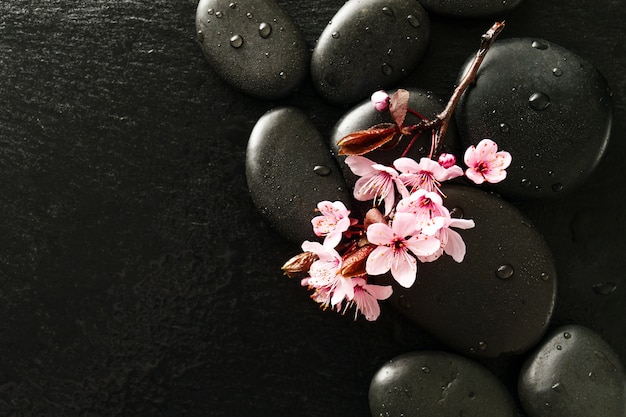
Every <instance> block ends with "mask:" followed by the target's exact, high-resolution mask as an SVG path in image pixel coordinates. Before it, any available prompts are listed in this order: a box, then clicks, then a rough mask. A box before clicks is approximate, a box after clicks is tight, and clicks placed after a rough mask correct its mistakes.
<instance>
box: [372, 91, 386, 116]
mask: <svg viewBox="0 0 626 417" xmlns="http://www.w3.org/2000/svg"><path fill="white" fill-rule="evenodd" d="M370 100H372V104H373V105H374V108H375V109H376V110H377V111H379V112H384V111H387V109H388V108H389V94H387V92H386V91H383V90H378V91H377V92H375V93H374V94H372V97H371V98H370Z"/></svg>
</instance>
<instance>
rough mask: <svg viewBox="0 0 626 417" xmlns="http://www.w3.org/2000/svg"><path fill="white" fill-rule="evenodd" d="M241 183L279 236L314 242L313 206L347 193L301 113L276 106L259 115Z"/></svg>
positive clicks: (325, 147) (345, 199)
mask: <svg viewBox="0 0 626 417" xmlns="http://www.w3.org/2000/svg"><path fill="white" fill-rule="evenodd" d="M246 178H247V180H248V187H249V188H250V194H251V195H252V198H253V200H254V202H255V204H256V206H257V207H258V208H259V210H260V211H261V213H263V215H264V216H265V217H266V218H267V219H268V220H269V222H270V223H271V224H272V225H273V226H274V228H275V229H276V230H278V231H279V232H280V233H281V234H282V235H283V236H284V237H286V238H288V239H290V240H292V241H294V242H298V243H302V241H304V240H306V239H308V240H311V239H315V235H314V234H313V229H312V226H311V219H312V218H313V217H314V216H315V209H316V208H317V203H318V202H320V201H323V200H330V201H336V200H341V201H342V202H343V203H344V204H346V206H350V194H349V193H348V192H347V191H346V189H347V187H346V186H345V182H344V179H343V177H342V175H341V172H340V170H339V168H338V166H337V163H336V162H335V160H334V159H333V157H332V155H331V152H330V149H329V148H328V144H327V142H326V140H324V138H322V136H321V135H320V134H319V133H318V131H317V130H316V128H315V126H314V125H313V124H312V123H311V121H310V120H309V119H308V118H307V116H306V115H305V114H304V113H303V112H302V111H300V110H298V109H296V108H293V107H281V108H277V109H273V110H270V111H269V112H267V113H266V114H264V115H263V116H262V117H261V118H260V119H259V121H258V122H257V123H256V125H255V126H254V129H253V130H252V133H251V134H250V140H249V142H248V148H247V151H246Z"/></svg>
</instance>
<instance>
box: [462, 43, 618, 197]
mask: <svg viewBox="0 0 626 417" xmlns="http://www.w3.org/2000/svg"><path fill="white" fill-rule="evenodd" d="M464 71H465V69H464V70H463V71H461V74H463V72H464ZM456 119H457V126H458V129H459V134H460V137H461V140H462V142H463V144H464V145H465V146H468V145H470V144H477V143H478V142H479V141H480V140H481V139H483V138H491V139H493V140H494V141H496V142H497V143H498V145H499V147H500V148H501V149H505V150H507V151H509V152H510V153H511V155H512V157H513V161H512V163H511V166H510V167H509V169H508V170H507V172H508V178H507V180H506V181H503V182H501V183H499V184H497V185H495V186H494V187H493V188H494V189H495V190H497V191H498V192H500V193H501V194H503V195H506V196H508V197H512V198H534V197H542V198H543V197H553V196H559V195H561V194H562V193H565V192H568V191H571V190H574V189H576V188H577V187H579V186H580V185H581V184H582V183H583V182H584V181H585V180H586V179H587V178H588V177H589V175H590V174H591V173H592V171H593V170H594V168H595V167H596V166H597V164H598V162H599V161H600V159H601V157H602V155H603V153H604V150H605V148H606V146H607V141H608V139H609V134H610V130H611V121H612V105H611V93H610V92H609V88H608V85H607V82H606V80H605V79H604V77H603V76H602V75H601V74H600V73H599V72H598V71H597V70H596V69H595V68H594V67H593V66H592V65H591V64H590V63H588V62H587V61H585V60H583V59H582V58H580V57H578V56H577V55H575V54H574V53H572V52H570V51H568V50H567V49H565V48H563V47H561V46H558V45H555V44H554V43H551V42H548V41H545V40H539V39H531V38H514V39H503V40H498V41H497V42H496V43H495V44H494V45H493V46H492V48H491V49H490V50H489V52H488V53H487V56H486V58H485V60H484V62H483V64H482V66H481V67H480V69H479V70H478V75H477V78H476V83H475V85H473V86H471V87H470V88H469V89H468V90H467V91H466V93H465V94H464V95H463V97H462V99H461V101H460V103H459V106H458V108H457V111H456Z"/></svg>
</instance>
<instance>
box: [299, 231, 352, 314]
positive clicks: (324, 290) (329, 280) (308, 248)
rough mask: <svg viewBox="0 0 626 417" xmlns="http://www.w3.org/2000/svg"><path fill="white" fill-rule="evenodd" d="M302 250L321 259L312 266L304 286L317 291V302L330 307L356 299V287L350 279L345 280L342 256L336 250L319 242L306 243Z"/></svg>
mask: <svg viewBox="0 0 626 417" xmlns="http://www.w3.org/2000/svg"><path fill="white" fill-rule="evenodd" d="M302 250H303V251H305V252H312V253H314V254H316V255H317V256H318V257H319V259H318V260H317V261H315V262H313V264H312V265H311V268H310V269H309V277H308V278H305V279H304V280H302V284H303V285H306V286H309V287H313V288H315V289H316V291H315V293H314V296H315V297H316V301H318V300H321V301H318V302H320V303H321V304H325V305H326V306H328V303H330V305H333V306H334V305H336V304H338V303H340V302H341V301H342V300H343V299H348V300H351V299H352V298H353V297H354V289H353V287H354V285H353V284H352V281H351V279H350V278H345V277H344V276H343V275H341V273H340V272H339V271H341V256H340V255H339V253H338V252H337V251H336V250H335V249H334V248H331V247H329V246H327V245H322V244H320V243H319V242H309V241H304V243H302Z"/></svg>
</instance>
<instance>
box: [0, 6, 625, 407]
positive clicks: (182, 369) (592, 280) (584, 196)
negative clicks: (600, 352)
mask: <svg viewBox="0 0 626 417" xmlns="http://www.w3.org/2000/svg"><path fill="white" fill-rule="evenodd" d="M196 4H197V3H196V2H195V1H190V0H125V1H122V0H108V1H105V0H65V1H62V0H11V1H10V2H9V1H4V2H2V4H0V93H1V98H2V104H1V105H0V176H1V177H0V416H38V415H46V416H65V415H67V416H103V415H106V416H166V415H167V416H180V415H186V416H213V415H215V416H217V415H225V416H259V415H268V416H278V415H299V416H340V415H341V416H357V415H358V416H365V415H368V413H369V411H368V405H367V388H368V385H369V381H370V378H371V376H372V375H373V373H374V372H375V370H376V369H377V368H378V367H379V366H380V365H382V364H383V363H384V362H385V361H386V360H388V359H390V358H392V357H393V356H395V355H397V354H400V353H403V352H407V351H410V350H414V349H418V348H436V347H438V345H437V343H436V342H434V341H433V340H432V339H430V338H429V337H428V336H427V335H424V334H422V333H420V332H419V331H418V330H417V329H416V328H415V327H413V326H412V325H411V324H410V323H408V322H407V321H405V320H404V319H403V318H401V317H399V316H398V315H397V314H396V313H395V312H394V311H392V310H391V309H389V308H386V309H384V310H383V316H382V318H381V319H380V320H379V321H378V322H376V323H373V324H372V323H367V322H364V321H359V322H357V323H354V322H352V320H351V318H350V317H340V316H338V315H336V314H332V313H330V312H326V313H323V312H321V311H320V310H319V309H318V308H317V306H316V305H315V304H314V303H312V302H311V301H310V300H309V299H308V294H307V292H306V291H305V290H304V289H302V288H300V287H299V285H298V284H297V282H295V281H289V280H288V279H287V278H283V277H282V276H281V273H280V270H279V267H280V265H281V264H282V262H283V261H284V260H285V259H286V258H288V257H289V256H291V255H293V254H295V253H296V252H297V251H298V246H297V245H295V244H292V243H289V242H286V241H284V240H283V239H282V238H281V237H279V236H278V235H276V234H275V233H274V232H273V231H272V230H271V229H270V228H269V227H268V226H267V224H266V223H265V222H264V220H263V219H262V218H261V217H260V215H259V214H258V213H257V211H256V210H255V208H254V207H253V205H252V202H251V199H250V197H249V196H248V193H247V187H246V181H245V176H244V156H245V147H246V141H247V137H248V134H249V133H250V131H251V129H252V127H253V125H254V123H255V121H256V120H257V119H258V118H259V117H260V116H261V115H262V114H263V113H264V112H265V111H267V110H269V109H270V108H272V107H275V106H278V105H284V104H294V105H297V106H299V107H300V108H302V109H303V110H304V111H305V112H307V114H308V115H309V116H310V117H311V118H312V120H313V122H314V123H315V124H316V125H317V126H318V127H319V129H320V130H321V131H322V132H323V133H324V134H327V133H329V132H330V130H331V128H332V126H333V124H334V123H335V121H336V120H338V119H339V117H340V116H341V115H342V112H343V110H342V109H339V108H336V107H332V106H329V105H326V104H325V103H323V102H322V101H321V100H320V99H319V98H318V97H317V96H316V94H315V92H314V90H313V88H312V86H311V85H310V83H309V84H306V85H304V86H303V87H302V88H301V90H300V91H298V92H297V93H296V94H295V95H293V96H292V97H290V98H289V99H286V100H283V101H280V102H263V101H259V100H255V99H252V98H249V97H246V96H244V95H242V94H239V93H236V92H234V91H233V90H232V89H231V88H230V87H228V86H227V85H225V84H224V83H223V82H221V81H220V80H219V79H218V78H217V76H216V75H215V74H214V73H213V72H212V71H211V69H210V68H208V66H207V65H206V63H205V61H204V58H203V57H202V54H201V52H200V49H199V47H198V46H197V45H196V43H195V37H194V32H195V29H194V17H195V8H196ZM280 4H281V5H282V6H283V7H284V9H285V10H286V11H287V12H288V13H290V14H291V16H292V17H293V19H294V20H295V21H296V23H297V24H298V25H299V26H300V27H301V29H302V31H303V33H304V35H305V37H306V39H307V41H308V43H309V45H310V46H311V47H312V46H313V45H314V42H315V39H316V37H317V36H318V35H319V34H320V33H321V31H322V29H323V27H324V26H325V24H326V22H327V21H328V20H330V19H331V18H332V16H333V14H334V13H335V12H336V10H337V9H338V7H339V4H340V2H337V1H334V0H317V1H313V0H306V1H304V0H301V1H291V2H288V1H281V2H280ZM625 19H626V8H625V7H624V5H623V2H622V1H621V0H579V1H576V2H571V1H566V0H549V1H548V0H525V1H524V3H523V4H522V6H521V7H520V8H518V9H517V10H515V11H514V12H512V13H510V14H509V15H508V16H506V20H507V29H506V31H505V33H504V34H503V35H502V36H503V37H513V36H532V37H539V38H545V39H547V40H550V41H552V42H555V43H557V44H560V45H562V46H564V47H566V48H568V49H570V50H572V51H573V52H575V53H577V54H579V55H581V56H583V57H584V58H586V59H587V60H589V61H590V62H591V63H592V64H593V65H595V66H596V67H597V68H598V69H599V70H600V71H601V72H602V73H603V74H604V75H605V76H606V77H607V79H608V81H609V84H610V85H611V87H612V89H613V92H614V96H613V98H614V103H615V125H614V130H613V134H612V138H611V144H610V146H609V149H608V154H607V155H606V157H605V158H604V160H603V161H602V162H601V165H600V166H599V168H598V170H597V171H596V173H595V174H594V175H593V176H592V178H591V180H590V181H589V182H588V183H587V184H586V185H585V186H584V187H583V188H582V189H580V190H579V191H578V192H576V193H574V194H572V195H569V196H567V197H564V198H562V199H560V200H556V201H549V202H528V203H523V204H521V205H520V207H521V208H522V210H523V211H524V212H525V213H526V214H527V215H528V216H529V217H530V218H531V219H532V220H533V221H534V222H535V224H536V225H537V227H538V229H539V230H540V231H541V232H542V233H544V235H545V237H546V240H547V242H548V244H549V246H550V247H551V248H552V251H553V253H554V256H555V259H556V264H557V270H558V272H559V274H560V276H559V286H560V288H559V299H558V304H557V309H556V312H555V316H554V324H555V325H556V324H563V323H579V324H584V325H587V326H589V327H591V328H592V329H593V330H595V331H597V332H598V333H600V334H601V335H602V336H603V337H604V338H605V339H606V340H607V341H608V342H609V343H610V344H611V345H612V346H613V348H614V349H615V350H616V351H617V352H618V354H619V355H620V357H621V358H622V361H624V360H626V326H624V323H623V320H624V316H625V314H626V305H625V304H626V303H625V300H626V298H625V292H624V291H626V282H625V278H624V273H625V272H624V271H625V270H626V258H625V257H624V254H625V253H626V240H625V239H624V236H625V233H626V185H625V183H624V181H623V177H624V174H623V160H624V157H625V156H626V144H625V142H624V135H625V134H626V122H625V121H624V115H625V113H626V76H625V75H624V69H625V68H626V53H625V52H626V32H625V29H624V26H623V22H624V20H625ZM432 20H433V22H432V40H431V45H430V48H429V51H428V54H427V56H426V58H425V60H424V61H423V63H422V65H421V66H420V67H419V69H418V70H417V72H416V73H415V74H413V75H412V76H411V77H410V79H409V80H407V81H406V83H405V84H404V85H405V86H416V87H424V88H427V89H430V90H432V91H433V92H435V93H437V94H439V95H441V96H443V97H447V96H448V95H449V94H450V92H451V90H452V86H453V83H454V81H455V79H456V76H457V71H458V69H459V68H460V66H461V65H462V64H463V62H464V61H465V59H466V58H467V57H468V56H469V55H470V54H472V53H473V51H474V50H475V48H476V45H477V39H478V38H479V36H480V34H481V33H482V32H483V31H484V30H485V29H486V28H487V27H489V26H490V25H491V23H492V21H491V20H470V21H463V20H454V19H446V18H438V17H433V18H432ZM488 365H490V366H492V367H493V368H494V369H501V367H497V366H495V365H494V363H491V364H488ZM512 368H513V369H514V367H512ZM501 375H502V377H503V378H504V380H505V381H509V383H510V381H511V380H512V377H511V375H513V373H512V372H511V370H509V371H507V372H504V373H502V374H501Z"/></svg>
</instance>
